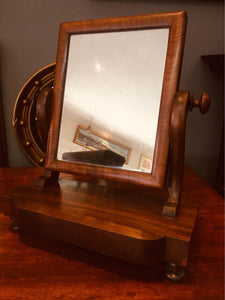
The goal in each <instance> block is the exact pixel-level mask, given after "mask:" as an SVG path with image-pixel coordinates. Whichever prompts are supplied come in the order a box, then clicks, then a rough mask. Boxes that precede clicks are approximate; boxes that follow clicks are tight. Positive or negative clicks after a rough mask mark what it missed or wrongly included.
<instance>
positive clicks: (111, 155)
mask: <svg viewBox="0 0 225 300" xmlns="http://www.w3.org/2000/svg"><path fill="white" fill-rule="evenodd" d="M62 159H63V160H67V161H72V162H83V163H84V162H85V163H89V164H97V165H104V166H116V167H122V166H123V164H124V163H125V158H124V157H123V156H121V155H119V154H117V153H115V152H113V151H111V150H97V151H81V152H65V153H63V155H62Z"/></svg>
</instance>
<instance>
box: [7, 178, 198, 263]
mask: <svg viewBox="0 0 225 300" xmlns="http://www.w3.org/2000/svg"><path fill="white" fill-rule="evenodd" d="M59 183H60V187H59V188H55V187H51V186H49V187H47V188H45V189H44V190H34V189H33V186H32V185H31V186H30V187H29V186H24V187H20V188H18V189H17V190H15V191H13V193H12V194H11V195H6V196H4V198H3V210H4V212H5V214H6V215H8V216H9V217H11V218H13V219H15V224H16V226H18V227H21V229H24V230H26V231H31V232H34V233H36V234H39V235H41V236H45V237H48V238H52V239H54V240H59V241H63V242H66V243H69V244H73V245H76V246H80V247H82V248H85V249H89V250H93V251H97V252H99V253H104V254H107V255H109V256H112V257H117V258H120V259H123V260H126V261H129V262H131V263H134V264H139V265H152V264H153V263H156V264H159V263H160V262H161V261H166V262H168V263H174V264H177V265H180V266H184V267H186V266H187V262H188V253H189V245H190V240H191V235H192V231H193V228H194V224H195V219H196V214H197V209H196V208H195V207H190V206H181V207H180V211H179V215H178V216H177V217H176V218H175V219H169V218H165V217H163V216H162V214H161V211H162V205H163V202H162V201H160V199H157V198H156V197H155V196H154V197H151V195H149V194H140V192H139V191H132V192H130V193H129V192H127V191H124V192H123V191H121V190H118V189H112V188H105V187H101V186H99V185H95V184H91V183H84V182H80V181H74V180H68V179H61V180H60V181H59ZM31 199H32V201H31Z"/></svg>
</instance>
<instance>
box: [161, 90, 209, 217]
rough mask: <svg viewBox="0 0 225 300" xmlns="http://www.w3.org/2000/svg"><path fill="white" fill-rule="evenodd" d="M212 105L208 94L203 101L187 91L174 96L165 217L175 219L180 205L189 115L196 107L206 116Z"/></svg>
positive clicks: (164, 208) (203, 95)
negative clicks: (187, 118)
mask: <svg viewBox="0 0 225 300" xmlns="http://www.w3.org/2000/svg"><path fill="white" fill-rule="evenodd" d="M210 104H211V101H210V97H209V95H208V94H207V93H203V94H202V97H201V99H195V98H194V96H190V94H189V93H188V92H187V91H179V92H177V93H176V94H175V96H174V101H173V107H172V113H171V121H170V123H171V124H170V136H169V140H170V143H169V155H168V175H167V183H166V188H167V189H168V194H169V195H168V197H167V199H166V202H165V204H164V206H163V215H164V216H167V217H175V216H176V214H177V211H178V207H179V204H180V195H181V191H182V183H183V167H184V152H185V130H186V117H187V113H188V111H189V110H190V111H192V110H193V108H195V107H196V108H199V110H200V112H201V113H202V114H204V113H206V112H208V110H209V108H210Z"/></svg>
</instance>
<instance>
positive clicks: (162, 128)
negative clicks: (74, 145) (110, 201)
mask: <svg viewBox="0 0 225 300" xmlns="http://www.w3.org/2000/svg"><path fill="white" fill-rule="evenodd" d="M158 28H168V29H169V38H168V47H167V56H166V62H165V71H164V79H163V85H162V93H161V102H160V111H159V118H158V126H157V133H156V143H155V149H154V156H153V157H154V158H153V164H152V171H151V173H146V172H136V171H131V170H125V169H122V170H117V169H114V168H110V167H105V166H96V165H91V164H85V163H75V162H65V161H61V160H58V159H57V149H58V140H59V132H60V122H61V115H62V107H63V97H64V90H65V79H66V70H67V62H68V53H69V45H70V37H71V35H76V34H85V33H88V34H90V33H96V32H115V31H121V32H123V31H128V30H129V31H130V30H135V31H137V30H146V29H158ZM185 29H186V13H185V12H183V11H181V12H175V13H160V14H150V15H141V16H131V17H119V18H106V19H97V20H86V21H75V22H68V23H62V24H61V25H60V31H59V40H58V51H57V59H56V71H55V81H54V90H53V106H52V119H51V123H50V129H49V138H48V146H47V152H46V163H45V168H46V169H48V170H52V171H57V172H64V173H71V174H76V175H81V176H83V178H84V177H85V176H87V177H89V178H90V177H92V178H95V179H105V180H108V181H116V182H120V183H125V184H128V185H130V184H131V185H141V186H146V187H152V188H159V189H161V188H162V187H163V185H164V181H165V176H166V167H167V158H168V148H169V130H170V117H171V111H172V104H173V98H174V95H175V93H176V91H177V90H178V84H179V76H180V68H181V61H182V54H183V45H184V38H185Z"/></svg>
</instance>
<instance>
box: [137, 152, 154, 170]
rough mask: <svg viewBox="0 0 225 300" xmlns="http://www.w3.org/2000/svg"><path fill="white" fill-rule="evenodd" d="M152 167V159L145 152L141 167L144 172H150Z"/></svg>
mask: <svg viewBox="0 0 225 300" xmlns="http://www.w3.org/2000/svg"><path fill="white" fill-rule="evenodd" d="M151 167H152V159H151V158H150V157H149V156H146V155H144V154H142V155H141V157H140V162H139V169H140V170H141V171H143V172H148V171H149V170H151Z"/></svg>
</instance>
